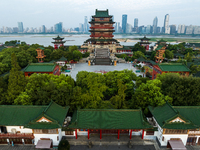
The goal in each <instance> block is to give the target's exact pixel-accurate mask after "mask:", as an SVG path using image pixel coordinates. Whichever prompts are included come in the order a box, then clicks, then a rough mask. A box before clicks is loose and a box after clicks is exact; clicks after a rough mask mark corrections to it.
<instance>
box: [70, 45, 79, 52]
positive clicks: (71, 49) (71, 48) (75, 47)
mask: <svg viewBox="0 0 200 150" xmlns="http://www.w3.org/2000/svg"><path fill="white" fill-rule="evenodd" d="M75 50H78V47H77V46H76V45H74V46H69V52H73V51H75Z"/></svg>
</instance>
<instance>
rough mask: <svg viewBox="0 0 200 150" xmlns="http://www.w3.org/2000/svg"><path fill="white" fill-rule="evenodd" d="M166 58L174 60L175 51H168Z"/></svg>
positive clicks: (166, 51)
mask: <svg viewBox="0 0 200 150" xmlns="http://www.w3.org/2000/svg"><path fill="white" fill-rule="evenodd" d="M165 57H166V58H167V59H173V58H174V53H173V51H170V50H168V49H166V50H165Z"/></svg>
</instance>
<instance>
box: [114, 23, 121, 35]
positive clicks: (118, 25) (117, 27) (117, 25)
mask: <svg viewBox="0 0 200 150" xmlns="http://www.w3.org/2000/svg"><path fill="white" fill-rule="evenodd" d="M115 32H116V33H120V22H116V27H115Z"/></svg>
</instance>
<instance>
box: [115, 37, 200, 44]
mask: <svg viewBox="0 0 200 150" xmlns="http://www.w3.org/2000/svg"><path fill="white" fill-rule="evenodd" d="M161 39H163V40H165V41H167V42H170V43H182V42H186V43H200V39H194V38H193V39H191V38H176V37H174V38H165V37H164V38H150V41H149V42H157V41H159V40H161ZM116 40H118V41H119V42H139V41H140V38H116Z"/></svg>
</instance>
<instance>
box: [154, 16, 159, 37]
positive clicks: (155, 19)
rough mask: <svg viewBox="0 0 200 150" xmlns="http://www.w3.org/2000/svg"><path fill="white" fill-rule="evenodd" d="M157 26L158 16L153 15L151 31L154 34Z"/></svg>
mask: <svg viewBox="0 0 200 150" xmlns="http://www.w3.org/2000/svg"><path fill="white" fill-rule="evenodd" d="M157 26H158V18H157V17H155V18H154V19H153V33H154V34H155V33H157Z"/></svg>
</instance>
